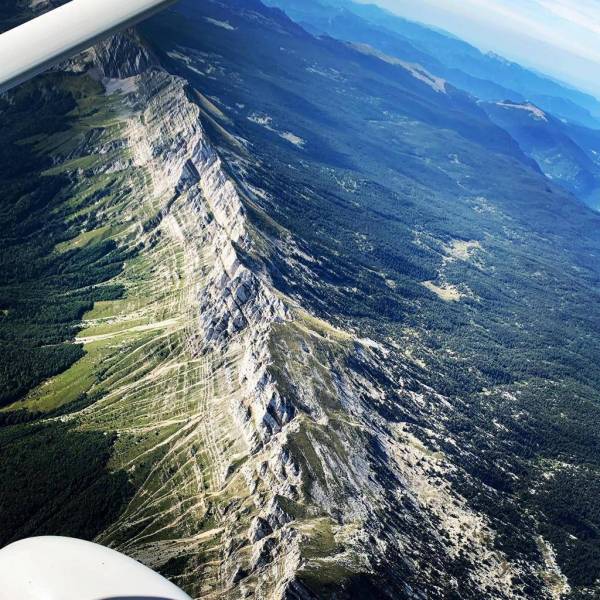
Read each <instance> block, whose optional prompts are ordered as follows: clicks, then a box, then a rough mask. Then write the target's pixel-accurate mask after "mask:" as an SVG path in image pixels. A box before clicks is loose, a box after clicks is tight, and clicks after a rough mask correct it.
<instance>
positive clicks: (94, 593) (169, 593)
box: [0, 537, 191, 600]
mask: <svg viewBox="0 0 600 600" xmlns="http://www.w3.org/2000/svg"><path fill="white" fill-rule="evenodd" d="M0 600H191V598H190V597H189V596H188V595H187V594H184V593H183V592H182V591H181V590H180V589H179V588H178V587H176V586H175V585H173V584H172V583H170V582H169V581H167V580H166V579H164V578H163V577H161V576H160V575H158V574H157V573H155V572H154V571H151V570H150V569H148V568H147V567H144V566H143V565H141V564H140V563H139V562H137V561H135V560H133V559H131V558H128V557H127V556H123V555H122V554H119V553H118V552H115V551H114V550H110V549H109V548H104V547H103V546H98V545H97V544H92V543H91V542H83V541H81V540H75V539H70V538H63V537H38V538H30V539H28V540H23V541H21V542H16V543H14V544H11V545H10V546H7V547H6V548H4V549H3V550H0Z"/></svg>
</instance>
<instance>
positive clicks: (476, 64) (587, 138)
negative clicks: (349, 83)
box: [267, 0, 600, 206]
mask: <svg viewBox="0 0 600 600" xmlns="http://www.w3.org/2000/svg"><path fill="white" fill-rule="evenodd" d="M267 3H268V4H270V5H272V6H277V7H279V8H281V9H282V10H284V11H285V12H286V13H287V14H288V15H289V16H290V17H291V18H292V19H294V20H295V21H297V22H300V23H302V25H303V26H304V27H306V28H307V29H308V30H309V31H312V32H313V33H314V34H316V35H328V36H331V37H334V38H338V39H342V40H347V41H350V42H354V43H360V44H367V45H369V46H372V47H373V48H375V49H377V50H379V51H381V52H383V53H385V54H386V55H389V56H391V57H396V58H399V59H402V60H404V61H407V62H413V63H416V64H419V65H421V66H422V67H423V68H424V69H426V70H427V71H429V72H430V73H431V74H433V75H434V76H436V77H441V78H443V79H445V80H447V81H448V82H449V83H451V84H453V85H454V86H456V87H457V88H460V89H463V90H465V91H467V92H468V93H470V94H472V95H473V96H475V97H477V98H478V99H480V100H482V101H484V102H485V103H486V106H487V108H486V110H487V111H488V113H489V114H490V116H491V117H492V118H493V120H494V121H495V122H496V123H497V124H498V125H500V126H501V127H503V128H505V129H506V130H507V131H508V132H509V133H510V134H511V135H512V136H513V137H514V138H515V140H516V141H517V142H519V144H521V145H522V149H523V151H524V152H525V153H526V154H527V155H528V156H529V157H530V158H532V159H533V160H535V161H536V162H537V163H538V165H539V167H540V168H541V170H542V171H543V172H544V173H545V174H546V175H548V177H550V178H552V179H553V180H555V181H557V182H559V183H562V184H563V185H564V187H565V188H566V189H568V190H569V191H571V192H572V193H574V194H576V195H577V196H578V197H579V198H580V199H581V200H583V201H584V202H586V203H588V204H590V205H591V206H600V169H599V165H598V160H597V157H598V156H599V155H600V135H598V134H597V133H596V130H598V129H600V101H598V100H597V99H596V98H594V97H593V96H591V95H589V94H586V93H583V92H580V91H578V90H575V89H573V88H570V87H568V86H567V85H563V84H560V83H558V82H556V81H554V80H552V79H550V78H547V77H544V76H542V75H539V74H537V73H535V72H533V71H531V70H528V69H526V68H524V67H522V66H521V65H518V64H516V63H514V62H511V61H508V60H506V59H504V58H502V57H501V56H498V55H496V54H493V53H488V54H484V53H482V52H481V51H479V50H478V49H477V48H475V47H473V46H472V45H470V44H468V43H466V42H464V41H462V40H460V39H458V38H456V37H454V36H452V35H450V34H446V33H444V32H440V31H438V30H434V29H431V28H429V27H426V26H424V25H421V24H419V23H415V22H412V21H409V20H406V19H403V18H401V17H399V16H397V15H395V14H392V13H391V12H389V11H387V10H385V9H382V8H380V7H378V6H376V5H373V4H360V3H357V2H353V1H352V0H267ZM497 103H502V104H500V105H499V104H497ZM509 105H512V106H514V107H517V106H523V107H526V106H529V105H532V106H536V107H539V108H540V109H541V110H542V111H543V112H545V113H548V115H549V118H548V119H543V120H537V121H532V120H531V119H526V117H527V116H528V115H529V116H531V115H532V114H533V113H531V112H528V111H520V112H515V111H514V110H513V111H511V112H509V111H507V110H506V107H507V106H509ZM494 106H504V107H505V109H503V110H502V111H500V112H499V111H496V110H494V109H493V107H494ZM512 117H514V119H513V118H512ZM531 126H535V127H534V129H535V132H534V131H533V129H532V127H531Z"/></svg>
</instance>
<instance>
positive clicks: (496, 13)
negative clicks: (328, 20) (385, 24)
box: [361, 0, 600, 96]
mask: <svg viewBox="0 0 600 600" xmlns="http://www.w3.org/2000/svg"><path fill="white" fill-rule="evenodd" d="M361 1H365V2H366V1H367V0H361ZM371 1H375V2H377V3H378V4H380V5H382V6H385V7H386V8H388V9H390V10H392V11H394V12H396V13H398V14H400V15H402V16H406V17H408V18H411V19H414V20H418V21H421V22H424V23H429V24H431V25H435V26H437V27H441V28H443V29H446V30H448V31H450V32H452V33H454V34H456V35H458V36H459V37H461V38H463V39H465V40H467V41H469V42H472V43H473V44H475V45H476V46H478V47H480V48H482V49H483V50H493V51H495V52H498V53H499V54H502V55H504V56H506V57H507V58H511V59H514V60H517V61H518V62H520V63H523V64H526V65H527V66H531V67H534V68H537V69H538V70H541V71H544V72H546V73H548V74H549V75H553V76H555V77H557V78H559V79H562V80H563V81H566V82H568V83H571V84H573V85H575V86H577V87H579V88H582V89H584V90H587V91H591V92H593V93H595V95H597V96H600V0H371Z"/></svg>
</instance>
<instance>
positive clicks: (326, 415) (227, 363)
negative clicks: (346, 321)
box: [57, 33, 550, 599]
mask: <svg viewBox="0 0 600 600" xmlns="http://www.w3.org/2000/svg"><path fill="white" fill-rule="evenodd" d="M68 68H69V69H70V70H71V71H73V72H76V73H79V74H81V75H80V76H82V77H93V78H95V79H96V80H97V81H99V82H100V83H101V84H102V86H103V89H104V92H103V94H104V95H105V96H106V98H107V102H109V103H110V106H111V110H112V111H113V112H111V119H110V125H107V124H105V125H103V126H102V127H91V128H89V129H88V130H86V131H85V132H84V133H82V134H81V138H80V139H79V140H78V143H76V144H75V145H74V148H71V149H70V150H69V154H68V155H63V156H61V157H58V158H57V164H60V163H61V161H63V162H65V161H73V160H74V159H77V158H80V157H82V156H84V155H85V156H90V155H95V156H97V157H99V158H98V160H97V161H96V162H94V164H93V166H91V167H88V171H87V172H85V171H84V170H83V168H82V167H79V170H73V171H72V172H71V177H72V178H73V179H74V180H76V179H80V180H85V178H86V177H92V176H93V177H95V178H97V177H101V176H102V177H105V176H110V177H111V179H110V181H111V182H112V183H109V184H106V185H109V186H113V188H114V187H115V185H116V184H115V183H114V182H115V181H118V182H119V187H118V189H112V188H111V189H108V190H107V192H109V193H112V194H113V195H114V196H115V198H116V199H115V200H114V202H115V204H114V205H107V207H106V208H105V209H103V210H104V211H105V212H103V213H100V216H101V217H102V218H105V219H106V220H107V221H109V222H111V223H112V222H114V223H117V222H118V224H119V227H118V228H117V231H118V233H117V234H115V239H116V241H117V242H118V243H119V244H122V245H124V246H126V247H128V248H130V249H131V250H132V257H133V258H132V259H131V260H130V261H129V262H128V263H127V264H126V266H125V269H124V271H123V274H122V275H121V276H119V282H120V283H122V284H123V285H124V287H125V288H126V290H127V302H125V303H123V306H124V308H123V311H124V312H122V313H120V314H118V315H116V316H112V317H111V320H110V322H109V324H110V325H111V326H113V325H114V324H115V323H120V322H123V321H127V322H131V323H132V324H131V327H129V328H128V329H126V330H123V331H124V334H123V336H124V337H123V338H119V339H115V340H114V341H113V340H112V339H111V343H110V346H108V347H107V348H106V353H107V354H106V356H103V359H102V360H103V361H104V362H103V366H102V369H101V370H100V369H99V370H98V373H99V374H98V380H97V383H96V386H97V387H98V389H99V391H102V396H101V398H100V399H99V400H98V401H97V402H96V403H95V404H93V405H91V406H89V407H87V408H85V409H83V410H82V411H80V412H79V413H77V414H76V415H74V416H70V417H68V418H70V419H77V422H78V424H79V426H80V427H82V428H89V429H94V430H98V429H100V430H104V431H110V432H115V433H116V434H117V435H118V436H119V444H117V446H116V450H115V456H114V459H113V462H114V466H115V468H117V467H118V468H122V469H126V470H127V471H128V472H129V474H130V476H131V479H132V482H134V487H135V493H134V494H133V497H132V498H131V500H130V502H129V504H128V506H127V508H126V510H125V511H124V512H123V514H122V515H120V517H119V519H118V520H117V521H116V522H115V523H113V524H112V525H111V526H110V527H109V528H108V529H107V530H106V531H104V532H103V533H102V534H101V535H100V536H99V537H98V540H99V541H100V542H102V543H106V544H110V545H112V546H114V547H116V548H118V549H120V550H122V551H124V552H126V553H128V554H130V555H131V556H134V557H136V558H138V559H140V560H142V561H143V562H145V563H147V564H149V565H150V566H152V567H154V568H157V569H159V570H161V571H162V572H164V573H165V574H166V575H168V576H170V577H172V578H173V579H174V580H175V581H176V582H177V583H178V584H180V585H182V586H183V587H184V588H185V589H187V590H188V591H189V592H190V593H191V594H192V595H194V596H195V597H198V598H216V597H219V598H231V599H234V598H236V599H237V598H244V597H252V598H264V599H276V598H314V597H318V596H321V597H327V598H329V597H355V598H358V597H365V598H366V597H372V596H373V595H374V594H375V595H376V596H380V597H386V595H388V596H389V597H395V598H398V597H406V598H422V597H432V598H442V597H443V593H444V590H448V589H452V587H453V585H454V586H455V585H456V581H455V580H454V579H453V577H452V575H451V574H450V573H451V569H449V566H451V565H455V566H456V565H457V564H459V563H460V565H461V568H466V569H467V570H468V571H469V576H468V577H467V578H466V581H467V582H468V584H467V585H468V586H469V590H468V592H469V593H470V594H471V596H473V597H476V596H477V594H478V593H481V594H483V592H484V591H485V593H492V596H493V597H495V598H521V597H523V598H524V597H525V595H524V594H523V592H522V590H521V589H520V588H519V585H518V583H515V581H518V576H519V575H520V574H523V573H527V574H532V573H535V572H536V569H538V568H540V565H515V564H511V563H510V562H508V561H507V560H506V558H505V557H504V556H503V554H502V553H501V552H500V551H499V550H497V549H496V548H495V547H494V544H493V540H494V532H493V530H492V529H491V527H490V526H489V524H488V522H487V521H486V519H485V518H484V517H483V516H482V515H480V514H478V513H476V512H474V511H473V510H472V509H471V508H469V506H468V504H467V502H466V500H465V499H464V498H462V497H460V496H459V495H458V494H457V493H456V491H454V490H453V489H452V487H451V485H450V484H449V479H451V478H453V477H457V476H461V477H467V475H466V474H465V473H462V472H460V470H459V468H458V467H457V466H456V465H454V464H452V463H451V462H450V460H449V459H448V458H447V457H445V456H444V454H443V453H442V452H441V451H440V446H441V444H439V443H438V442H439V440H440V439H441V436H445V437H446V438H448V437H450V438H451V436H449V434H448V433H447V432H446V431H445V430H444V427H443V419H444V415H445V414H448V411H450V410H451V407H450V406H449V404H448V403H447V401H446V399H445V398H444V397H442V396H440V395H439V394H436V393H435V391H434V390H431V389H430V388H427V387H426V386H424V385H422V384H420V383H419V380H418V376H417V375H416V374H415V373H414V372H413V371H411V369H410V368H409V367H408V366H407V365H406V364H405V363H404V361H403V359H402V354H401V352H400V349H398V348H393V347H383V346H381V345H380V344H377V343H375V342H372V341H371V340H368V339H361V338H360V336H359V335H358V334H356V333H352V332H345V331H341V330H339V329H336V328H334V327H333V326H331V325H330V324H329V323H327V322H324V321H322V320H319V319H316V318H314V317H313V316H312V315H310V314H309V313H308V312H307V311H306V310H304V309H303V307H302V304H301V302H300V301H299V300H298V299H295V300H294V301H292V300H291V299H290V298H287V297H286V296H285V295H284V294H283V293H281V292H280V291H279V290H277V289H276V286H275V285H274V283H273V281H272V280H271V278H270V277H269V270H268V267H267V261H266V260H264V259H265V257H266V255H267V254H268V252H270V251H273V252H275V251H277V252H281V253H283V255H284V260H287V261H288V264H289V266H290V273H289V276H290V277H294V276H302V275H301V274H300V273H298V272H295V271H294V269H295V267H294V261H293V253H294V248H293V240H289V246H288V247H281V246H278V247H277V248H275V247H274V242H273V240H271V239H270V238H269V236H268V235H267V234H266V233H265V232H264V231H261V230H260V228H259V226H258V225H256V221H252V220H250V219H249V218H248V211H249V210H250V207H252V209H253V210H259V209H257V208H256V207H257V203H256V202H255V200H256V198H257V194H260V193H261V191H260V190H258V189H256V188H255V187H254V188H252V187H251V186H249V185H246V182H245V181H244V176H243V172H242V171H240V170H237V171H236V167H235V165H234V164H229V163H228V162H226V161H225V159H224V158H223V155H222V153H220V152H219V150H218V148H217V147H216V145H215V143H214V141H213V140H212V139H211V137H210V136H209V134H208V133H207V129H205V127H204V126H203V118H202V111H201V108H200V106H199V105H198V104H196V102H195V101H194V98H195V96H194V92H193V91H192V90H190V89H189V88H188V85H187V83H186V82H185V81H184V80H182V79H180V78H178V77H176V76H174V75H172V74H170V73H168V72H167V71H166V70H165V69H164V68H163V67H162V66H161V65H160V64H159V62H158V61H157V60H156V58H154V57H153V56H152V53H151V52H150V51H149V50H147V48H146V47H145V46H144V44H143V43H142V42H141V41H140V40H139V39H138V38H137V37H136V36H135V35H134V34H131V33H130V34H126V35H122V36H117V37H115V38H113V39H111V40H109V41H108V42H106V43H104V44H102V45H100V46H98V47H96V48H94V49H92V50H90V51H89V52H88V53H86V55H85V56H84V57H83V58H81V59H78V60H77V61H73V62H72V63H71V64H70V65H69V66H68ZM244 161H246V162H248V161H250V162H251V156H250V157H248V156H244ZM234 174H235V177H234ZM103 181H104V180H103ZM107 181H108V180H107ZM272 200H274V201H275V200H276V199H272ZM313 260H316V259H314V258H313ZM144 319H145V320H144ZM140 322H143V324H141V325H140ZM97 325H98V323H97V322H92V320H90V323H88V326H89V327H90V328H91V333H86V332H84V333H83V335H84V336H85V337H84V338H82V340H83V343H87V344H97V343H101V342H102V343H104V342H105V341H106V339H107V337H106V336H109V337H110V336H111V335H112V334H111V333H105V330H103V333H101V334H98V333H96V334H94V332H93V327H94V326H97ZM102 325H106V322H103V323H102ZM152 336H153V337H152ZM126 359H127V360H126ZM125 360H126V362H125V363H124V361H125ZM391 407H396V408H397V409H398V410H400V409H401V413H402V415H412V416H413V417H417V416H418V417H419V418H420V419H427V420H428V421H429V422H430V423H431V427H430V429H429V430H428V431H427V432H426V433H427V437H428V443H427V445H425V444H424V443H423V441H422V440H421V439H418V438H417V437H416V436H415V435H414V433H413V432H412V430H411V426H410V425H409V422H410V420H409V419H401V418H399V417H398V414H397V413H396V414H394V413H393V411H392V408H391ZM445 442H446V443H448V440H447V439H446V440H445ZM450 443H453V441H452V440H451V439H450ZM423 556H435V557H436V559H435V560H434V561H430V562H428V563H424V562H423V560H422V557H423ZM541 567H543V565H541ZM409 582H410V583H409ZM490 590H491V592H490ZM549 593H550V592H549ZM333 594H337V596H333ZM548 597H550V596H549V595H548Z"/></svg>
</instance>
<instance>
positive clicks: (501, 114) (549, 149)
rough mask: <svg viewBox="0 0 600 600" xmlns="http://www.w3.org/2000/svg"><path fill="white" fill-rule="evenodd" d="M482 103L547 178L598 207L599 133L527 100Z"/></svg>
mask: <svg viewBox="0 0 600 600" xmlns="http://www.w3.org/2000/svg"><path fill="white" fill-rule="evenodd" d="M483 106H484V108H485V110H486V112H487V113H488V115H489V116H490V118H491V119H492V120H493V121H494V122H495V123H496V124H497V125H499V126H500V127H502V128H503V129H505V130H506V131H508V132H509V133H510V134H511V135H512V136H513V138H514V139H515V140H517V142H518V143H519V145H520V147H521V149H522V150H523V151H524V152H525V153H526V154H527V156H529V157H531V158H533V159H534V160H535V161H536V162H537V164H538V165H539V167H540V169H541V170H542V171H543V172H544V173H545V174H546V176H547V177H548V178H549V179H552V180H553V181H556V182H557V183H560V184H561V185H563V186H564V187H565V188H566V189H568V190H569V191H571V192H573V194H575V195H576V196H577V197H578V198H580V199H582V200H583V201H584V202H586V203H588V204H590V205H591V206H594V207H600V132H597V131H595V130H590V129H585V128H582V127H577V126H573V125H571V124H568V123H564V122H563V121H561V120H559V119H556V118H555V117H553V116H552V115H551V114H550V113H545V112H544V111H542V110H541V109H540V108H538V107H536V106H535V105H533V104H529V103H514V102H510V101H504V102H490V103H485V104H484V105H483Z"/></svg>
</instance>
